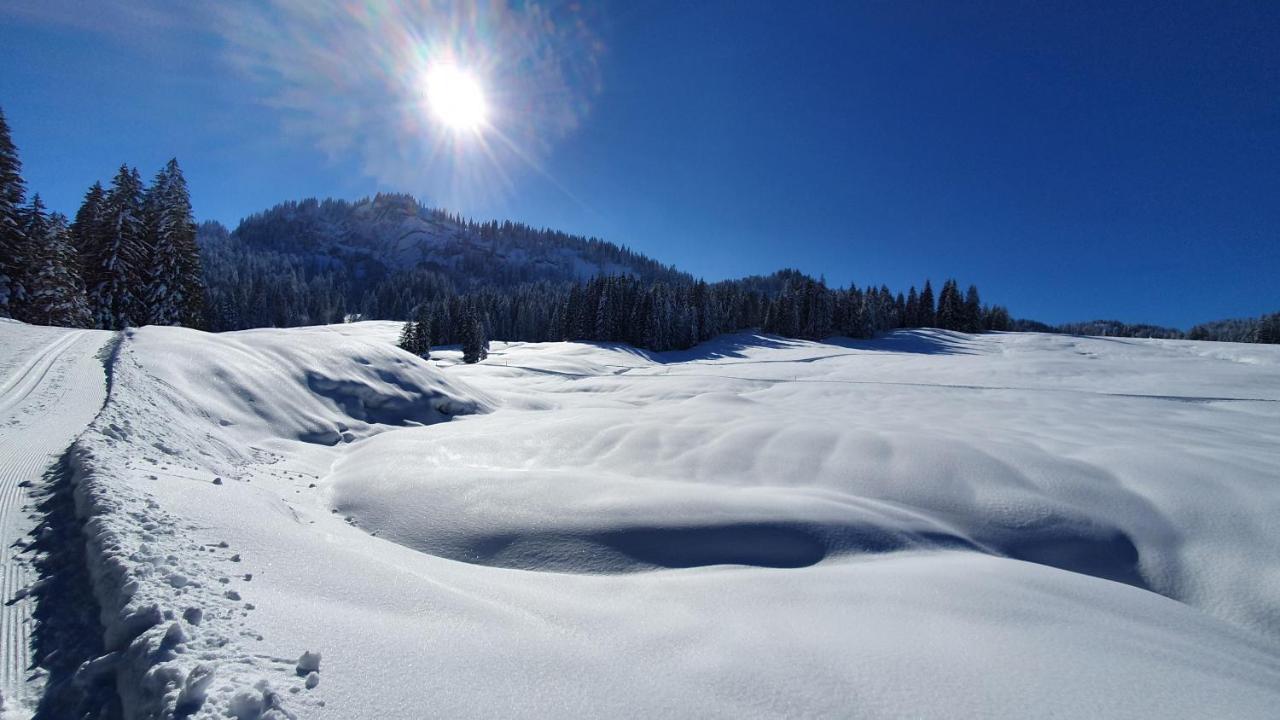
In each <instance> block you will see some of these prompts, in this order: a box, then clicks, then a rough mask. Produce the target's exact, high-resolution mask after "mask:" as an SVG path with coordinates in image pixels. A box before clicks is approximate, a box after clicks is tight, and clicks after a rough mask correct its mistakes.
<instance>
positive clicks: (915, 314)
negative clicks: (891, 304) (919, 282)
mask: <svg viewBox="0 0 1280 720" xmlns="http://www.w3.org/2000/svg"><path fill="white" fill-rule="evenodd" d="M902 326H903V327H909V328H914V327H920V294H919V293H917V292H916V286H915V285H912V286H911V289H910V290H908V291H907V303H906V305H905V306H904V307H903V310H902Z"/></svg>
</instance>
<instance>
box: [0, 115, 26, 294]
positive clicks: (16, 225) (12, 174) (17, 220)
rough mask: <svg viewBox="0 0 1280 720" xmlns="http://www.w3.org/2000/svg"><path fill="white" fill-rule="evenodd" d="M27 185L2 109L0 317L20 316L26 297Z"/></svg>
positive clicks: (0, 117) (0, 118)
mask: <svg viewBox="0 0 1280 720" xmlns="http://www.w3.org/2000/svg"><path fill="white" fill-rule="evenodd" d="M25 198H26V185H25V184H24V183H23V181H22V162H21V160H19V159H18V149H17V147H15V146H14V144H13V139H12V138H11V137H10V135H9V123H8V122H7V121H6V120H5V117H4V111H3V110H0V317H16V316H17V314H20V308H21V305H22V303H23V302H25V301H26V295H27V293H26V286H25V283H24V281H23V280H24V276H25V274H26V271H27V265H28V263H29V257H28V254H29V252H30V249H29V247H28V243H27V238H26V237H25V236H24V235H23V234H22V227H21V225H22V220H21V212H22V203H23V200H24V199H25Z"/></svg>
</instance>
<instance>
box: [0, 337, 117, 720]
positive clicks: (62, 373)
mask: <svg viewBox="0 0 1280 720" xmlns="http://www.w3.org/2000/svg"><path fill="white" fill-rule="evenodd" d="M111 335H112V333H108V332H98V331H90V330H66V329H62V328H47V327H34V326H30V325H23V324H21V323H17V322H14V321H11V320H3V319H0V547H3V548H5V557H4V562H3V572H2V573H0V597H2V598H3V599H4V600H5V601H6V602H5V604H4V606H3V607H0V698H2V700H0V707H3V708H4V710H5V711H6V713H7V714H6V717H20V716H21V714H22V708H23V707H24V706H28V705H31V704H32V701H33V700H34V698H35V697H36V695H37V694H38V692H39V689H40V683H39V678H36V682H34V683H32V682H29V681H28V677H29V676H31V675H32V673H31V672H30V667H31V648H30V642H31V623H32V603H31V600H30V599H29V598H27V597H26V595H27V590H28V588H29V587H30V586H31V584H32V583H33V582H34V581H35V580H36V574H35V572H34V571H33V569H32V568H31V566H30V563H29V561H28V558H27V557H25V556H17V555H15V554H14V553H16V552H17V551H18V549H20V548H22V547H24V546H25V545H26V544H27V543H28V542H29V541H30V538H29V537H28V536H27V535H28V533H29V532H31V530H32V529H33V528H34V527H35V522H34V521H33V519H32V518H31V517H30V514H31V513H30V510H29V508H28V507H27V506H28V504H29V503H30V502H31V501H32V497H31V495H30V492H29V490H28V488H30V487H31V486H33V485H36V484H38V483H39V482H40V480H41V478H42V477H43V476H44V475H45V473H46V472H47V471H48V470H49V468H50V466H51V465H53V464H54V462H55V461H56V460H57V458H58V456H60V455H62V453H63V452H65V451H66V449H67V446H68V445H70V444H71V442H72V440H74V439H75V437H76V436H77V435H79V434H80V432H81V431H83V430H84V428H85V426H86V425H88V424H89V421H90V420H92V419H93V417H94V415H96V414H97V412H98V410H99V409H100V408H101V407H102V403H103V401H104V400H105V399H106V382H105V377H104V374H103V366H102V361H101V360H100V359H98V357H97V354H98V352H99V350H100V349H101V348H102V347H103V346H104V345H105V344H106V343H107V342H108V340H109V339H110V337H111Z"/></svg>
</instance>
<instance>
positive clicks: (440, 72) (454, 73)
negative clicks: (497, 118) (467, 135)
mask: <svg viewBox="0 0 1280 720" xmlns="http://www.w3.org/2000/svg"><path fill="white" fill-rule="evenodd" d="M426 84H427V104H428V105H430V107H431V112H432V114H434V115H435V116H436V119H438V120H439V121H440V122H441V123H442V124H443V125H444V126H445V127H447V128H449V129H450V130H454V131H468V132H476V131H478V130H480V128H481V127H483V126H484V124H485V120H486V119H487V118H488V114H489V112H488V106H487V105H486V103H485V101H484V90H483V89H482V88H481V87H480V83H479V82H478V81H477V80H476V79H475V77H474V76H472V75H471V73H469V72H467V71H465V70H463V69H462V68H459V67H457V66H456V65H437V66H435V67H433V68H431V69H429V70H428V71H427V77H426Z"/></svg>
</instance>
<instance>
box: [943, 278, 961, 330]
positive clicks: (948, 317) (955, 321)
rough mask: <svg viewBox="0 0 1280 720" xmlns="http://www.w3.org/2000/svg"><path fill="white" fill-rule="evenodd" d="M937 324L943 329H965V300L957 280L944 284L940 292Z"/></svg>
mask: <svg viewBox="0 0 1280 720" xmlns="http://www.w3.org/2000/svg"><path fill="white" fill-rule="evenodd" d="M937 325H938V327H940V328H942V329H943V330H962V331H963V330H964V327H965V326H964V300H963V299H962V298H961V297H960V288H959V286H958V285H956V281H955V280H947V281H946V282H944V283H943V284H942V292H940V293H939V294H938V316H937Z"/></svg>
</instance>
